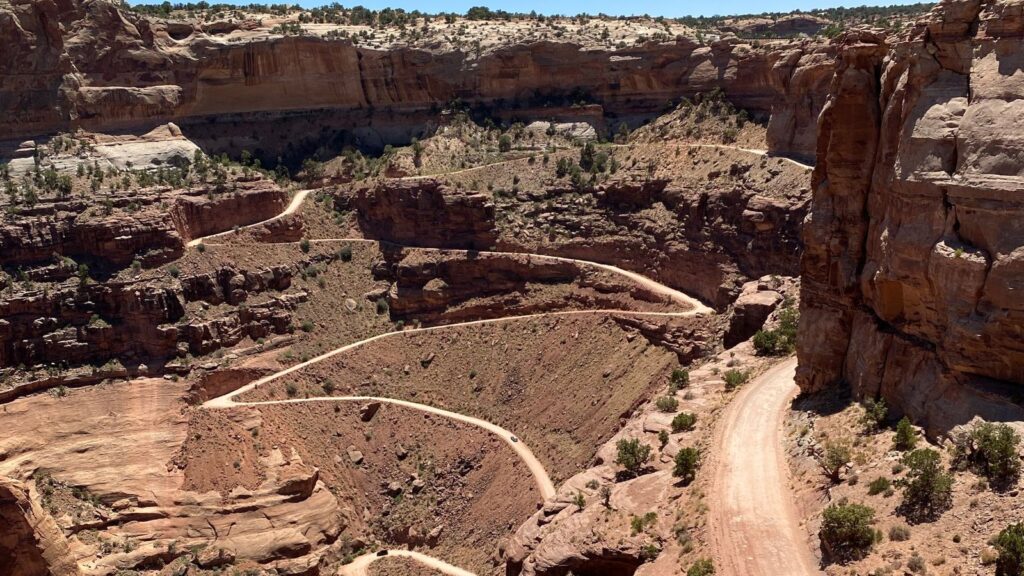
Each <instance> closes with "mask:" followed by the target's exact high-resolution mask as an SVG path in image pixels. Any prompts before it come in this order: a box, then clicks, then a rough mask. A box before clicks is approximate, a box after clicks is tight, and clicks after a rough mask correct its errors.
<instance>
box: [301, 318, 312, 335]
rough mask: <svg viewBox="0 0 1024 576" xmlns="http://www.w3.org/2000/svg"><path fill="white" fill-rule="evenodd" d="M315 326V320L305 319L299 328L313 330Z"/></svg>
mask: <svg viewBox="0 0 1024 576" xmlns="http://www.w3.org/2000/svg"><path fill="white" fill-rule="evenodd" d="M315 327H316V326H314V324H313V322H312V321H310V320H303V321H302V324H300V325H299V328H301V329H302V331H303V332H312V331H313V329H314V328H315Z"/></svg>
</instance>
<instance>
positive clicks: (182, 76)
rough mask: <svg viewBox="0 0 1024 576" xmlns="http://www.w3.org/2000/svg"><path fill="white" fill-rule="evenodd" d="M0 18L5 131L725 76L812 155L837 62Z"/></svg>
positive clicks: (98, 19) (525, 105) (644, 89)
mask: <svg viewBox="0 0 1024 576" xmlns="http://www.w3.org/2000/svg"><path fill="white" fill-rule="evenodd" d="M0 32H2V37H3V38H4V44H5V46H8V45H10V46H12V50H13V51H14V53H13V56H14V57H12V58H9V59H5V62H4V63H0V111H3V112H5V113H6V114H5V118H10V119H11V120H5V121H4V122H3V123H0V140H3V139H13V138H23V137H28V136H31V135H34V134H38V133H44V132H50V131H57V130H67V129H69V128H73V127H77V126H81V127H83V128H86V129H92V130H98V131H104V130H111V129H118V128H128V127H132V128H134V127H136V126H139V125H148V124H156V123H160V122H166V121H167V120H170V119H175V120H177V121H178V122H179V123H181V124H182V128H183V129H185V130H186V131H188V130H189V126H188V125H189V123H190V122H189V120H194V121H196V124H197V125H198V126H199V128H196V127H193V131H201V127H202V126H203V125H204V124H206V123H207V122H208V121H209V122H215V121H221V122H223V121H224V118H222V117H220V115H224V114H232V115H237V114H248V115H250V116H249V117H245V119H246V120H247V121H251V120H252V119H253V118H263V119H267V114H268V113H274V114H276V115H277V117H278V118H279V117H280V116H282V115H286V113H287V114H292V115H295V114H298V113H300V112H302V111H307V112H308V111H310V110H321V111H323V114H324V115H325V117H327V116H329V117H331V118H337V117H338V115H339V114H340V115H342V116H344V118H343V122H342V124H341V125H345V126H348V127H350V128H351V127H352V126H354V125H356V124H357V123H359V122H363V123H365V124H367V125H369V124H374V125H375V126H376V125H385V124H388V123H389V122H394V121H395V118H394V116H393V114H395V113H402V114H406V115H407V116H406V117H405V120H404V121H405V122H414V121H415V119H414V118H412V117H409V116H408V114H411V113H421V112H427V111H429V110H430V109H431V108H432V107H436V106H437V105H440V104H445V103H447V102H450V101H451V100H453V99H455V98H461V99H462V100H464V101H466V102H467V103H470V104H473V105H478V106H482V107H485V108H492V107H493V108H495V109H501V110H507V109H509V108H522V109H523V110H524V111H527V110H529V109H531V108H536V107H538V106H552V105H554V106H560V105H568V104H570V103H571V101H575V99H578V97H579V95H584V96H585V97H586V98H587V99H589V100H591V101H593V102H595V103H598V104H600V105H601V106H603V108H604V111H605V113H607V114H609V115H611V116H619V117H628V116H631V115H642V114H650V113H655V112H658V111H661V110H662V109H663V108H664V105H665V102H666V101H668V100H672V99H678V98H680V97H683V96H693V95H694V94H696V93H698V92H706V91H709V90H713V89H715V88H720V89H722V90H723V91H724V92H725V93H726V95H727V96H728V98H729V99H730V100H731V101H733V103H734V104H736V105H738V106H740V107H743V108H747V109H749V110H752V111H756V112H763V113H769V112H771V113H773V116H775V117H777V118H778V120H777V121H776V120H773V122H772V126H771V132H772V135H771V142H772V144H773V147H775V148H776V149H777V151H778V152H780V153H786V154H794V155H798V156H802V157H809V156H811V155H813V152H814V147H813V144H814V143H813V134H814V129H813V125H814V124H813V123H814V119H815V117H816V116H817V112H818V110H819V109H820V107H821V105H822V104H823V97H824V94H825V90H824V88H825V86H826V84H827V81H828V77H829V75H830V72H831V62H832V58H831V57H829V55H830V53H831V50H832V48H831V47H830V46H823V45H818V44H814V43H813V42H811V41H807V40H804V41H786V42H767V43H765V44H764V45H763V46H762V47H758V48H754V47H752V46H751V45H748V44H743V43H741V42H740V41H738V40H728V41H719V42H716V43H713V44H711V45H699V44H697V43H695V42H692V41H690V40H686V39H680V40H677V41H675V42H672V43H661V44H655V43H649V44H645V45H643V46H638V47H633V48H623V49H620V50H615V51H611V50H589V49H588V50H582V49H581V47H580V46H577V45H575V44H571V43H565V42H535V43H532V44H517V45H510V46H507V47H504V48H500V49H496V50H493V51H490V52H486V53H484V54H482V55H480V56H476V55H471V54H468V53H464V52H429V51H424V50H418V49H412V48H405V49H395V50H387V51H383V50H372V49H367V48H363V47H357V46H354V45H352V43H351V42H350V41H348V40H325V39H322V38H318V37H308V36H307V37H283V38H282V37H271V36H262V37H261V36H255V37H254V38H252V39H250V40H247V41H244V42H238V41H233V42H228V41H227V40H226V39H225V38H224V37H223V36H222V35H220V34H217V33H215V32H211V33H207V32H205V31H203V30H200V29H195V28H193V26H192V25H191V24H184V23H164V22H158V21H150V20H148V19H146V18H143V17H140V16H137V15H134V14H131V13H126V12H122V11H121V10H119V9H117V8H115V7H114V6H112V5H110V4H107V3H106V2H104V1H103V0H79V1H72V0H60V2H56V1H55V0H44V1H42V2H28V1H26V0H16V1H15V2H13V3H12V6H11V7H9V8H0ZM570 92H571V93H570ZM328 110H330V113H328V112H327V111H328ZM14 111H17V112H18V114H13V112H14ZM526 113H528V112H524V114H526ZM236 117H237V116H236ZM547 117H548V116H545V119H546V118H547ZM339 120H342V119H341V118H339ZM420 121H425V117H424V118H421V119H420ZM321 127H322V125H321ZM378 137H381V138H384V139H386V138H387V137H386V136H381V135H380V134H378ZM237 138H244V139H252V140H253V142H252V144H254V145H253V146H251V148H252V149H255V148H256V147H257V145H259V144H263V145H264V146H267V145H268V143H267V142H264V140H267V139H264V138H261V139H259V141H257V139H256V138H255V136H253V135H251V134H246V135H242V134H239V135H237Z"/></svg>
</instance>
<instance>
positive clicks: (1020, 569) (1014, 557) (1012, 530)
mask: <svg viewBox="0 0 1024 576" xmlns="http://www.w3.org/2000/svg"><path fill="white" fill-rule="evenodd" d="M993 545H994V546H995V548H996V550H997V551H998V552H999V558H998V559H997V560H996V576H1024V522H1018V523H1016V524H1010V525H1009V526H1007V527H1006V528H1004V529H1003V531H1002V532H1000V533H999V535H998V536H996V538H995V541H994V542H993Z"/></svg>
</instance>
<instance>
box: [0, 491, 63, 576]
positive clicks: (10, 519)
mask: <svg viewBox="0 0 1024 576" xmlns="http://www.w3.org/2000/svg"><path fill="white" fill-rule="evenodd" d="M0 526H3V530H0V574H4V575H5V576H77V575H78V574H79V571H78V566H77V565H76V564H75V561H74V559H73V558H72V556H71V552H70V550H69V549H68V542H67V540H66V539H65V538H64V534H63V533H62V532H61V531H60V528H58V527H57V523H56V522H54V521H53V518H52V517H51V516H50V515H49V514H48V513H47V512H46V511H45V510H43V509H42V507H41V506H39V504H38V502H36V500H35V499H33V498H32V497H31V495H30V493H29V490H28V488H27V487H26V486H25V485H24V484H22V483H21V482H18V481H16V480H11V479H9V478H3V477H0Z"/></svg>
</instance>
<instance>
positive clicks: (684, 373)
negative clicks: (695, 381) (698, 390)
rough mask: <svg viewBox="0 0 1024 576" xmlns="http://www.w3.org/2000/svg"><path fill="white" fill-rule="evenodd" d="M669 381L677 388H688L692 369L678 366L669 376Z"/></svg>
mask: <svg viewBox="0 0 1024 576" xmlns="http://www.w3.org/2000/svg"><path fill="white" fill-rule="evenodd" d="M669 383H670V384H671V385H672V386H675V387H676V389H679V388H686V387H687V386H688V385H689V384H690V371H689V370H687V369H686V368H676V369H675V370H673V371H672V376H670V377H669Z"/></svg>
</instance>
